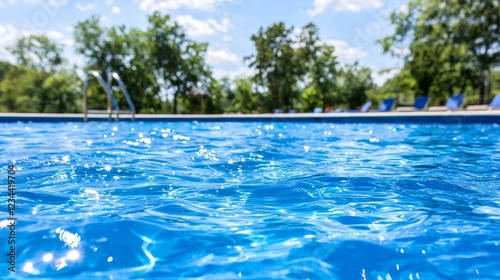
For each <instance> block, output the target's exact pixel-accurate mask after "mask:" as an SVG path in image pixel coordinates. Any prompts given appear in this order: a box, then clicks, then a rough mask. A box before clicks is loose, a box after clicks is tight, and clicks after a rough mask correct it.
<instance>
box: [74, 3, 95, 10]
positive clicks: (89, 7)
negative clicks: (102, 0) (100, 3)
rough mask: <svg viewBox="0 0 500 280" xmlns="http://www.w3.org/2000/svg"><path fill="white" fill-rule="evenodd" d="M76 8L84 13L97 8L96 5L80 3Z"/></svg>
mask: <svg viewBox="0 0 500 280" xmlns="http://www.w3.org/2000/svg"><path fill="white" fill-rule="evenodd" d="M75 7H76V8H77V9H78V10H80V11H82V12H86V11H90V10H93V9H94V8H95V5H94V4H91V3H88V4H82V3H80V2H78V3H76V4H75Z"/></svg>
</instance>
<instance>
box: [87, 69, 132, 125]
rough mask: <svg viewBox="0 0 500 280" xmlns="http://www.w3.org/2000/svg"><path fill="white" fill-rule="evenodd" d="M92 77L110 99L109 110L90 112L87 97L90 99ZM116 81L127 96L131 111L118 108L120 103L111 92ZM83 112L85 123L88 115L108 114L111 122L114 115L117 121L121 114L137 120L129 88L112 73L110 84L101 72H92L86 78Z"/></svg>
mask: <svg viewBox="0 0 500 280" xmlns="http://www.w3.org/2000/svg"><path fill="white" fill-rule="evenodd" d="M91 77H95V78H96V79H97V80H98V81H99V83H100V84H101V86H102V88H103V89H104V91H105V92H106V96H107V99H108V108H107V110H89V109H88V108H87V97H88V85H89V79H90V78H91ZM114 80H116V82H118V85H119V86H120V89H121V91H122V93H123V95H125V99H126V100H127V103H128V106H129V110H120V108H119V106H118V102H117V101H116V99H115V97H114V96H113V92H112V91H111V86H112V84H113V81H114ZM82 112H83V121H84V122H86V121H87V118H88V115H89V114H107V115H109V120H111V119H112V118H113V115H114V116H115V118H116V120H117V121H118V119H119V118H120V114H129V115H130V118H131V119H132V120H134V118H135V106H134V103H133V102H132V99H131V98H130V95H129V94H128V91H127V88H126V87H125V84H124V83H123V81H122V79H121V78H120V76H119V75H118V74H117V73H116V72H110V73H109V74H108V82H107V83H106V82H105V81H104V79H103V78H102V76H101V75H100V74H99V72H97V71H94V70H91V71H89V72H87V75H86V77H85V80H84V81H83V101H82Z"/></svg>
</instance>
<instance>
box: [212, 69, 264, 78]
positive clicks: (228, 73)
mask: <svg viewBox="0 0 500 280" xmlns="http://www.w3.org/2000/svg"><path fill="white" fill-rule="evenodd" d="M213 75H214V77H215V78H216V79H222V78H224V77H227V78H230V79H237V78H246V77H251V76H253V75H255V70H254V69H252V68H248V67H247V66H240V67H239V68H238V69H236V70H225V69H218V68H216V69H214V71H213Z"/></svg>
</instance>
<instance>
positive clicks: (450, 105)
mask: <svg viewBox="0 0 500 280" xmlns="http://www.w3.org/2000/svg"><path fill="white" fill-rule="evenodd" d="M463 101H464V95H463V94H455V95H453V96H451V97H450V98H448V101H446V105H445V106H432V107H429V111H457V110H461V109H462V102H463Z"/></svg>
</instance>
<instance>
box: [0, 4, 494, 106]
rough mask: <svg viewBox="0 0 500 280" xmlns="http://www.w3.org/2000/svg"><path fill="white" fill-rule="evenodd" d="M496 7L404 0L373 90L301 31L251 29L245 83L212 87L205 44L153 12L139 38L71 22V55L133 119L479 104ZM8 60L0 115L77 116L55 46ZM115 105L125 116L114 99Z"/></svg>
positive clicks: (71, 81) (364, 73)
mask: <svg viewBox="0 0 500 280" xmlns="http://www.w3.org/2000/svg"><path fill="white" fill-rule="evenodd" d="M499 3H500V2H499V1H497V0H485V1H479V0H466V1H465V2H463V1H462V0H460V1H459V0H449V1H447V2H446V5H443V4H441V2H439V1H433V0H411V1H410V2H409V3H408V6H407V8H406V11H401V10H398V11H396V12H394V13H393V14H392V15H391V17H390V19H391V21H392V23H393V25H394V27H395V31H394V34H393V35H391V36H388V37H386V38H381V39H380V40H379V41H378V42H379V43H380V44H381V45H382V46H383V48H384V51H385V52H388V53H391V54H392V55H394V56H398V57H401V59H402V60H403V61H404V66H403V68H402V69H400V70H399V72H398V73H397V74H396V75H395V76H394V77H393V78H391V79H389V80H388V81H387V82H386V83H385V84H384V85H383V86H376V85H375V84H374V82H373V81H372V72H371V70H370V69H369V68H367V67H362V66H360V65H358V64H357V63H354V64H352V65H349V64H341V63H339V62H338V58H337V57H336V56H335V49H334V47H333V46H331V45H328V44H326V43H324V41H323V40H322V39H321V38H320V36H319V31H318V28H317V27H316V26H315V25H314V24H312V23H309V24H307V25H305V26H303V27H302V28H301V29H300V30H301V33H300V34H299V35H298V36H297V34H294V32H293V31H294V28H293V27H291V26H287V25H286V24H285V23H283V22H278V23H275V24H273V25H271V26H268V27H262V28H260V29H259V30H258V31H257V32H256V33H255V34H254V35H252V36H251V38H250V39H251V41H252V42H253V44H254V47H255V51H254V52H253V54H249V55H248V56H247V57H245V61H246V63H247V65H248V67H250V68H251V69H252V70H253V73H255V74H254V75H253V76H249V77H245V78H235V79H229V78H223V79H220V80H218V79H216V78H214V75H213V72H212V69H211V67H210V66H209V65H208V64H207V63H206V61H205V53H206V51H207V47H208V44H207V43H201V42H196V41H193V40H192V39H190V38H189V37H187V36H186V34H185V32H184V30H183V29H182V27H180V26H179V25H178V24H177V23H176V22H174V21H172V20H171V19H170V17H169V16H168V15H162V14H160V13H154V14H152V15H150V16H149V17H148V26H147V28H146V29H145V30H142V29H137V28H134V27H127V26H113V27H109V28H107V27H103V26H102V25H101V23H100V22H99V17H98V16H93V17H91V18H90V19H87V20H85V21H83V22H79V23H78V24H77V25H76V26H75V27H74V39H75V51H76V52H77V53H79V54H81V55H82V56H83V57H84V63H85V66H84V68H85V69H84V70H98V71H100V72H101V73H103V74H105V73H106V71H107V70H113V71H116V72H118V73H119V74H120V76H121V78H122V79H123V81H124V82H125V84H126V86H127V89H128V91H129V93H130V95H131V97H132V100H133V102H134V104H135V105H136V110H137V112H139V113H198V112H200V108H201V102H202V100H201V98H199V97H195V96H193V95H191V94H190V92H191V91H192V90H193V89H195V88H203V89H205V90H206V91H208V92H209V93H210V96H209V97H206V98H205V100H204V103H205V106H204V107H205V112H206V113H231V112H241V113H252V112H260V113H264V112H273V111H274V110H275V109H277V108H280V109H282V110H283V111H285V112H286V111H288V110H291V109H295V110H297V111H298V112H310V111H312V110H313V109H314V108H316V107H322V108H327V107H329V108H332V109H336V108H344V109H353V108H358V107H360V106H361V105H362V104H363V103H365V102H366V101H368V100H371V101H373V102H375V104H376V103H378V102H379V101H380V100H382V99H383V98H386V97H397V98H398V102H399V103H402V104H404V103H406V104H411V103H412V102H413V99H414V98H415V97H416V96H419V95H427V96H430V97H431V104H433V105H435V104H441V103H443V102H445V100H446V99H447V98H448V97H449V96H450V95H452V94H454V93H465V95H466V100H465V104H466V105H467V104H485V103H488V102H489V100H490V99H491V98H492V96H493V94H497V93H500V71H498V69H499V68H498V67H499V66H500V4H499ZM8 50H9V51H10V52H11V53H12V54H13V55H14V57H15V58H16V64H11V63H8V62H0V111H2V112H59V113H75V112H81V99H82V77H80V76H79V75H78V74H77V71H76V66H74V65H69V63H68V60H67V59H65V58H64V57H62V47H61V46H60V45H58V44H57V43H56V42H52V41H51V40H49V39H48V38H47V37H46V36H43V35H31V36H27V37H22V38H20V39H18V41H17V42H16V44H14V45H13V46H11V47H9V48H8ZM387 71H392V70H391V69H387ZM113 90H116V91H118V90H119V89H118V88H114V89H113ZM89 92H90V93H89V99H88V100H89V105H88V106H89V107H90V108H93V109H94V108H95V109H99V108H101V109H103V108H105V105H106V95H105V94H104V93H103V92H102V89H101V88H99V85H98V84H97V82H95V81H92V83H91V84H90V88H89ZM115 96H117V97H118V96H121V95H120V94H116V95H115ZM167 97H168V98H167ZM119 102H120V107H121V108H126V107H127V105H126V101H125V99H124V98H120V99H119Z"/></svg>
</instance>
